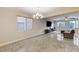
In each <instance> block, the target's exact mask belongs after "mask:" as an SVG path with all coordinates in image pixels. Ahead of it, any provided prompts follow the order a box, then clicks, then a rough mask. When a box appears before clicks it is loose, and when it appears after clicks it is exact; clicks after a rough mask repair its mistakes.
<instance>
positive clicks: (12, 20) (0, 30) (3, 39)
mask: <svg viewBox="0 0 79 59" xmlns="http://www.w3.org/2000/svg"><path fill="white" fill-rule="evenodd" d="M17 15H20V16H25V17H27V14H25V13H22V12H20V11H14V10H9V9H7V8H0V44H4V43H7V42H12V41H17V40H20V39H25V38H27V37H30V36H32V35H37V34H40V33H43V30H44V28H45V20H33V26H32V27H33V28H32V30H26V31H24V32H19V31H18V30H17V19H16V17H17Z"/></svg>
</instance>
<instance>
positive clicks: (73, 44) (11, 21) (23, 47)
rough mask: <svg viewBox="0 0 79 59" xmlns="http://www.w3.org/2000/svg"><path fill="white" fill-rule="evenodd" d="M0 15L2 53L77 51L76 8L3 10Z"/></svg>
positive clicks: (78, 15) (78, 25)
mask: <svg viewBox="0 0 79 59" xmlns="http://www.w3.org/2000/svg"><path fill="white" fill-rule="evenodd" d="M72 9H73V10H72ZM71 10H72V12H71ZM34 11H35V12H34ZM38 11H40V13H39V12H38ZM62 11H63V12H62ZM0 13H1V14H0V15H1V16H0V19H1V22H0V24H1V25H0V27H1V31H0V35H1V36H0V51H1V52H9V51H10V52H49V51H50V52H57V51H58V52H60V51H62V52H68V51H79V37H78V34H79V33H78V31H79V8H75V7H56V8H55V7H36V8H35V7H12V8H11V7H9V8H7V7H4V8H0ZM42 14H43V15H44V16H43V15H42Z"/></svg>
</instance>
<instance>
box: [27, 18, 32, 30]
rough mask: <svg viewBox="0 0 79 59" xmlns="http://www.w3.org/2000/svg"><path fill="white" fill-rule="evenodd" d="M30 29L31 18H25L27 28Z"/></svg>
mask: <svg viewBox="0 0 79 59" xmlns="http://www.w3.org/2000/svg"><path fill="white" fill-rule="evenodd" d="M31 29H32V19H29V18H27V30H31Z"/></svg>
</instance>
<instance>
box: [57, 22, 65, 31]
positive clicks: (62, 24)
mask: <svg viewBox="0 0 79 59" xmlns="http://www.w3.org/2000/svg"><path fill="white" fill-rule="evenodd" d="M57 28H58V29H60V30H64V29H65V22H62V21H59V22H57Z"/></svg>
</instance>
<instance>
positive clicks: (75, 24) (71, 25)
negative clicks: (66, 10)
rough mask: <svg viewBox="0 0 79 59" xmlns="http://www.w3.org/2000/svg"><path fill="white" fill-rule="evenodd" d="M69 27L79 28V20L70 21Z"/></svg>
mask: <svg viewBox="0 0 79 59" xmlns="http://www.w3.org/2000/svg"><path fill="white" fill-rule="evenodd" d="M68 28H69V29H75V28H78V21H69V22H68Z"/></svg>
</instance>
